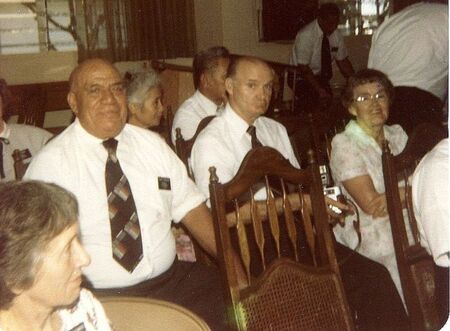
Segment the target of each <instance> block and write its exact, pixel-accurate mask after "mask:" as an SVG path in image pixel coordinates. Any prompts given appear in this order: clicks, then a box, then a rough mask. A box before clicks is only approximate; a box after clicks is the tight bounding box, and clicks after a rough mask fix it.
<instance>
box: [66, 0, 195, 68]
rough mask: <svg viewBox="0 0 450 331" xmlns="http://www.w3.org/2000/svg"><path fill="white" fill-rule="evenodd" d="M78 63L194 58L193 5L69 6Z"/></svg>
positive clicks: (152, 1)
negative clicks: (90, 60)
mask: <svg viewBox="0 0 450 331" xmlns="http://www.w3.org/2000/svg"><path fill="white" fill-rule="evenodd" d="M69 1H70V2H71V4H70V6H71V12H72V13H73V15H72V19H73V27H74V29H75V30H76V32H77V36H78V59H79V62H81V61H83V60H84V59H87V58H92V57H104V58H107V59H109V60H110V61H112V62H116V61H137V60H149V59H167V58H174V57H190V56H193V55H194V54H195V49H196V45H195V16H194V3H193V1H194V0H84V1H79V0H69Z"/></svg>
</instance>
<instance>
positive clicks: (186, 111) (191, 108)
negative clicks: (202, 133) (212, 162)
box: [172, 90, 221, 145]
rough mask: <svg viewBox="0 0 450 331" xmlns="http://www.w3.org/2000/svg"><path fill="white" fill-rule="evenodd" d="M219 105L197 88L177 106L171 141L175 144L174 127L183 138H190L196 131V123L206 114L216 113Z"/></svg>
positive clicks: (206, 115) (212, 114)
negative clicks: (179, 130)
mask: <svg viewBox="0 0 450 331" xmlns="http://www.w3.org/2000/svg"><path fill="white" fill-rule="evenodd" d="M220 109H221V107H220V106H217V105H216V104H215V103H214V102H213V101H211V100H210V99H208V98H207V97H205V96H204V95H203V94H202V93H201V92H200V91H199V90H197V91H195V93H194V95H192V96H191V97H190V98H189V99H187V100H186V101H184V102H183V103H182V104H181V106H180V108H178V110H177V112H176V113H175V117H174V118H173V123H172V143H173V144H174V145H175V140H176V131H175V130H176V128H180V129H181V135H182V136H183V138H184V140H188V139H191V138H192V137H193V136H194V134H195V132H196V131H197V127H198V124H199V123H200V121H201V120H202V119H204V118H205V117H208V116H214V115H217V114H218V110H220Z"/></svg>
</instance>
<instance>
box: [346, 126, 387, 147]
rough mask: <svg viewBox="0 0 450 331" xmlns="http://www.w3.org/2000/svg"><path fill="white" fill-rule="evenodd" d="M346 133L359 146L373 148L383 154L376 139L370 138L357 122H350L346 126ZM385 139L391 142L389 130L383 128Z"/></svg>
mask: <svg viewBox="0 0 450 331" xmlns="http://www.w3.org/2000/svg"><path fill="white" fill-rule="evenodd" d="M345 133H346V134H347V135H349V136H351V137H352V138H353V139H354V140H355V141H357V142H358V144H360V145H363V146H372V147H374V148H376V149H377V150H379V151H380V152H381V148H380V146H379V145H378V144H377V142H376V141H375V139H374V138H373V137H371V136H369V135H368V134H367V133H366V132H365V131H364V130H363V129H362V128H361V127H360V126H359V125H358V123H357V122H356V121H355V120H350V122H348V124H347V125H346V126H345ZM383 133H384V138H385V139H386V140H389V139H390V137H391V135H390V132H389V130H387V129H386V126H383Z"/></svg>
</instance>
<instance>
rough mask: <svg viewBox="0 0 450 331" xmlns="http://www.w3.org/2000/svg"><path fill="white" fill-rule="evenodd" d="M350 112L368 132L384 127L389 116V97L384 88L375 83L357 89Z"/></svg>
mask: <svg viewBox="0 0 450 331" xmlns="http://www.w3.org/2000/svg"><path fill="white" fill-rule="evenodd" d="M377 96H378V98H377ZM349 112H350V114H352V115H353V116H355V117H356V121H357V122H358V124H359V126H360V127H361V128H363V129H364V130H366V131H368V132H371V131H372V130H373V129H378V128H380V127H382V126H383V125H384V123H386V121H387V119H388V116H389V97H388V95H387V93H386V91H385V89H384V87H383V86H382V85H381V84H379V83H375V82H374V83H366V84H363V85H359V86H357V87H355V88H354V90H353V102H352V104H351V105H350V108H349Z"/></svg>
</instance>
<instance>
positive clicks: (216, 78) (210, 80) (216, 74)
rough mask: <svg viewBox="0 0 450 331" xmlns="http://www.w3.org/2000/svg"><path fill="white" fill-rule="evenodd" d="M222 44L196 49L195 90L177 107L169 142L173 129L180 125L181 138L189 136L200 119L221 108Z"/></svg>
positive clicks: (226, 55)
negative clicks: (220, 45)
mask: <svg viewBox="0 0 450 331" xmlns="http://www.w3.org/2000/svg"><path fill="white" fill-rule="evenodd" d="M229 57H230V53H229V52H228V50H227V49H226V48H225V47H219V46H216V47H211V48H208V49H206V50H204V51H201V52H199V53H197V54H196V55H195V57H194V61H193V65H192V67H193V79H194V87H195V88H196V91H195V93H194V95H192V96H191V97H190V98H189V99H187V100H186V101H184V102H183V103H182V104H181V106H180V108H178V110H177V112H176V113H175V116H174V118H173V123H172V143H173V144H174V145H175V140H176V129H177V128H180V129H181V135H182V136H183V138H184V139H185V140H188V139H191V138H192V137H193V136H194V134H195V132H196V131H197V127H198V124H199V123H200V121H201V120H202V119H203V118H205V117H208V116H215V115H217V114H218V113H220V112H221V110H222V109H223V105H224V104H225V102H226V93H225V77H226V73H227V69H228V64H229V62H230V59H229Z"/></svg>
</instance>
